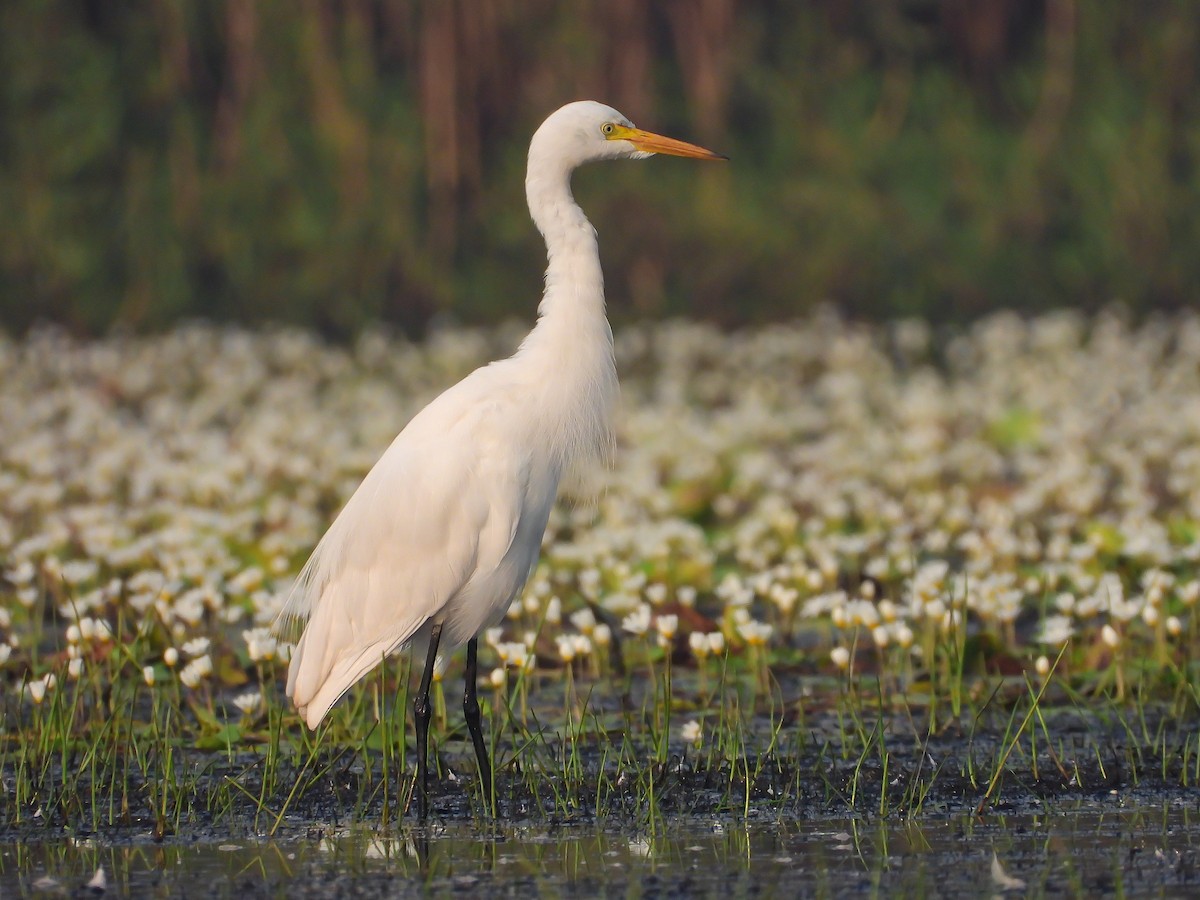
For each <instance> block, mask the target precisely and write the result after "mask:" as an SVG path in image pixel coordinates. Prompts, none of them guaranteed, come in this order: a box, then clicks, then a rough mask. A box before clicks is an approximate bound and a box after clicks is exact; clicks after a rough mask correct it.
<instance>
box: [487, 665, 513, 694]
mask: <svg viewBox="0 0 1200 900" xmlns="http://www.w3.org/2000/svg"><path fill="white" fill-rule="evenodd" d="M506 681H508V673H507V672H506V671H505V670H504V669H503V668H498V669H492V671H491V674H490V675H488V683H489V684H490V685H491V686H492V687H494V688H496V689H497V690H499V689H500V688H502V687H504V683H505V682H506Z"/></svg>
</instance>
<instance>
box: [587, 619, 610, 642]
mask: <svg viewBox="0 0 1200 900" xmlns="http://www.w3.org/2000/svg"><path fill="white" fill-rule="evenodd" d="M592 640H593V641H594V642H595V644H596V646H597V647H607V646H608V645H609V644H611V643H612V629H611V628H609V627H608V626H607V625H605V624H604V623H603V622H601V623H600V624H599V625H597V626H596V627H595V628H594V629H593V630H592Z"/></svg>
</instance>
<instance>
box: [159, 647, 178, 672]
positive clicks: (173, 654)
mask: <svg viewBox="0 0 1200 900" xmlns="http://www.w3.org/2000/svg"><path fill="white" fill-rule="evenodd" d="M178 662H179V651H178V650H176V649H175V648H174V647H168V648H167V649H166V650H164V651H163V665H164V666H166V667H167V668H168V669H173V668H175V665H176V663H178Z"/></svg>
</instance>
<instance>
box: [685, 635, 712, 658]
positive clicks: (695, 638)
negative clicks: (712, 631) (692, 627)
mask: <svg viewBox="0 0 1200 900" xmlns="http://www.w3.org/2000/svg"><path fill="white" fill-rule="evenodd" d="M688 647H689V648H690V649H691V651H692V655H693V656H695V657H696V659H704V657H706V656H708V636H707V635H705V634H704V632H702V631H693V632H692V633H691V634H689V635H688Z"/></svg>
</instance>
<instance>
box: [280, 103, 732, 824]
mask: <svg viewBox="0 0 1200 900" xmlns="http://www.w3.org/2000/svg"><path fill="white" fill-rule="evenodd" d="M656 153H666V154H672V155H675V156H688V157H695V158H697V159H724V157H722V156H719V155H718V154H716V153H713V152H711V151H709V150H705V149H703V148H702V147H697V146H695V145H693V144H688V143H684V142H683V141H677V140H674V139H672V138H667V137H663V136H661V135H657V134H652V133H650V132H647V131H642V130H640V129H637V128H634V127H633V123H631V122H630V121H629V120H628V119H627V118H626V117H625V116H623V115H621V113H619V112H617V111H616V110H615V109H612V108H611V107H608V106H605V105H603V104H601V103H596V102H593V101H579V102H575V103H569V104H567V105H566V106H564V107H562V108H561V109H559V110H558V111H556V112H555V113H554V114H552V115H551V116H550V117H549V118H548V119H546V121H545V122H543V123H542V125H541V127H539V128H538V130H537V132H536V133H535V134H534V136H533V141H532V142H531V143H530V146H529V168H528V172H527V174H526V177H525V193H526V197H527V199H528V202H529V212H530V215H532V217H533V221H534V223H535V224H536V225H537V227H538V230H539V231H540V232H541V233H542V236H543V237H544V238H545V241H546V252H547V256H548V258H549V265H548V268H547V270H546V281H545V291H544V293H543V296H542V302H541V305H540V306H539V307H538V319H537V323H536V325H535V326H534V328H533V330H532V331H531V332H530V333H529V334H528V335H527V336H526V338H525V339H524V341H522V342H521V345H520V347H519V348H518V350H517V352H516V353H515V354H514V355H513V356H511V357H509V358H508V359H503V360H500V361H497V362H493V363H491V364H490V365H487V366H483V367H482V368H479V369H476V370H475V371H474V372H472V373H471V374H470V375H468V376H467V377H466V378H464V379H463V380H462V381H460V382H459V383H458V384H456V385H454V386H453V387H451V388H450V389H448V390H447V391H446V392H445V393H443V394H442V395H441V396H439V397H438V398H437V399H435V400H434V401H433V402H432V403H430V404H429V405H428V406H426V407H425V408H424V409H423V410H421V412H419V413H418V414H417V415H416V416H415V417H414V418H413V419H412V420H411V421H410V422H409V423H408V425H406V426H405V427H404V429H403V430H402V431H401V432H400V434H399V436H397V437H396V439H395V440H394V441H393V442H392V444H391V446H390V447H388V449H387V451H386V452H384V454H383V456H382V457H380V459H379V461H378V462H377V463H376V464H375V466H374V467H373V468H372V469H371V471H370V472H369V473H368V474H367V476H366V478H364V479H363V482H362V484H360V485H359V487H358V489H357V490H356V491H355V492H354V495H353V496H352V497H351V498H350V500H349V501H348V502H347V503H346V506H345V507H344V508H343V509H342V511H341V513H339V514H338V516H337V518H336V519H335V520H334V522H333V524H332V525H331V526H330V527H329V530H328V531H327V532H326V533H325V536H324V537H323V538H322V539H321V541H320V543H319V544H318V545H317V548H316V550H314V551H313V554H312V557H311V558H310V559H309V560H308V562H307V564H306V565H305V566H304V569H303V571H302V572H301V573H300V578H299V580H298V582H297V585H296V588H295V590H294V591H293V593H292V595H291V597H290V598H289V599H288V602H287V605H286V607H285V608H284V610H283V612H282V613H281V616H280V619H281V621H282V622H283V624H285V625H286V624H288V623H289V622H292V621H299V620H303V619H307V625H306V626H305V628H304V632H303V634H302V635H301V637H300V640H299V642H298V643H297V645H296V648H295V650H294V652H293V654H292V659H291V665H290V667H289V669H288V678H287V693H288V696H289V697H291V699H292V701H293V702H294V703H295V704H296V707H297V708H298V709H299V711H300V714H301V715H302V716H303V717H304V720H305V722H306V723H307V724H308V727H309V728H316V727H317V725H318V724H319V723H320V721H321V719H322V718H324V716H325V714H326V712H328V710H329V708H330V706H332V705H333V704H334V703H335V702H336V701H337V700H338V698H339V697H341V696H342V694H344V693H345V692H346V690H347V689H348V688H349V687H350V686H351V685H353V684H354V683H355V682H357V681H358V680H359V679H360V678H362V677H363V676H364V675H365V674H366V673H367V672H369V671H370V670H371V669H372V668H374V667H375V665H376V664H378V663H379V662H380V661H381V660H382V659H384V658H385V657H387V656H389V655H390V654H392V653H395V652H397V651H400V650H404V649H410V648H411V649H413V650H414V652H415V653H420V652H424V654H425V669H424V671H423V673H422V676H421V682H420V686H419V687H418V689H417V693H416V696H415V698H414V701H413V713H414V720H415V726H416V732H417V733H416V737H417V778H416V793H417V809H418V815H419V816H420V817H421V818H422V819H424V818H425V817H426V815H427V813H428V803H429V800H428V783H427V769H426V759H427V755H428V742H429V718H430V706H429V687H430V681H431V679H432V676H433V670H434V664H435V661H436V659H437V656H438V653H439V648H440V650H441V652H443V653H448V652H451V651H453V650H454V649H455V648H457V647H459V646H461V645H462V644H464V643H465V644H466V645H467V665H466V669H467V671H466V690H465V692H464V696H463V709H464V712H465V714H466V722H467V728H468V729H469V730H470V733H471V740H472V742H473V743H474V745H475V754H476V758H477V760H478V763H479V775H480V783H481V786H482V787H483V795H484V798H485V803H486V804H487V806H488V809H489V810H494V808H495V798H494V795H493V793H492V781H491V772H490V766H489V764H488V757H487V749H486V746H485V744H484V740H483V733H482V731H481V729H480V715H479V704H478V702H477V700H476V696H475V690H476V681H477V671H476V654H477V650H478V639H477V635H478V634H479V632H480V631H482V630H483V629H484V628H485V627H487V626H489V625H493V624H495V623H496V622H498V621H499V620H500V619H501V618H502V617H503V615H504V612H505V611H506V610H507V609H508V607H509V604H511V603H512V601H513V599H514V598H515V597H516V596H517V594H518V593H519V592H520V591H521V589H522V587H524V585H525V582H526V580H527V579H528V578H529V574H530V572H531V571H532V569H533V566H534V564H535V563H536V562H537V556H538V550H539V548H540V546H541V541H542V535H543V533H544V532H545V529H546V520H547V518H548V516H549V514H550V507H551V505H552V504H553V503H554V499H555V497H556V495H557V493H558V487H559V482H560V480H561V479H562V478H563V477H564V476H566V475H568V474H570V473H572V472H574V471H577V470H578V469H579V468H580V467H584V466H587V465H588V464H590V463H592V462H594V461H596V460H597V459H599V458H604V457H605V456H607V454H608V453H609V452H610V450H611V445H612V431H611V428H612V426H611V415H612V408H613V405H614V402H615V400H616V396H617V373H616V368H615V366H614V363H613V346H612V331H611V330H610V328H609V325H608V320H607V319H606V318H605V310H604V284H603V275H602V273H601V271H600V257H599V253H598V251H597V246H596V232H595V229H593V228H592V225H591V223H590V222H588V220H587V217H586V216H584V214H583V211H582V210H581V209H580V208H579V206H578V205H576V203H575V200H574V198H573V197H572V196H571V173H572V171H574V169H575V168H576V167H577V166H580V165H582V164H583V163H587V162H592V161H593V160H603V159H643V158H645V157H649V156H651V155H653V154H656ZM418 658H419V657H418Z"/></svg>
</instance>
